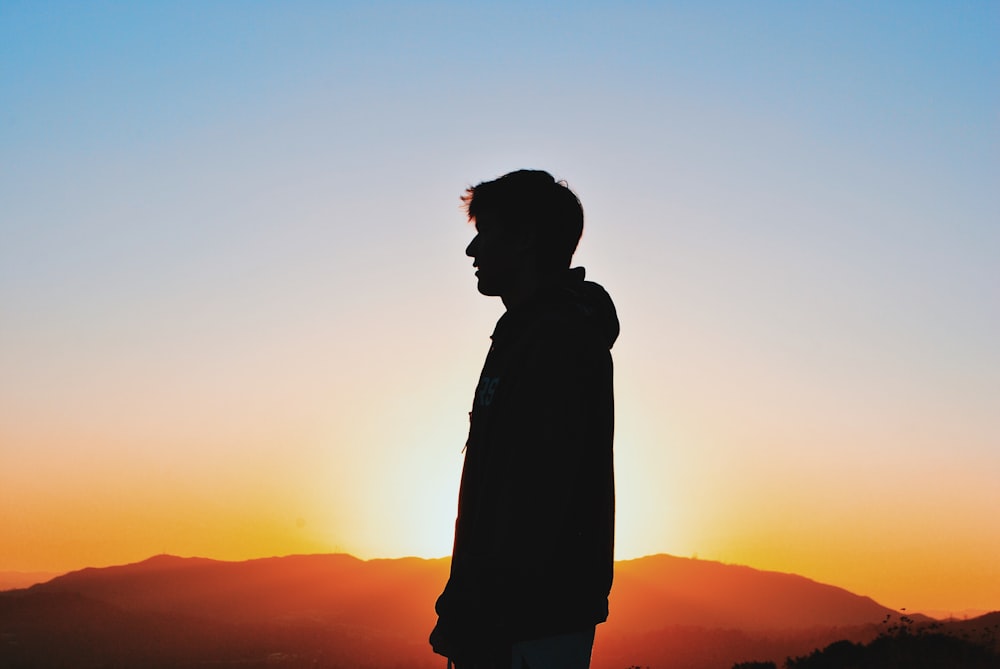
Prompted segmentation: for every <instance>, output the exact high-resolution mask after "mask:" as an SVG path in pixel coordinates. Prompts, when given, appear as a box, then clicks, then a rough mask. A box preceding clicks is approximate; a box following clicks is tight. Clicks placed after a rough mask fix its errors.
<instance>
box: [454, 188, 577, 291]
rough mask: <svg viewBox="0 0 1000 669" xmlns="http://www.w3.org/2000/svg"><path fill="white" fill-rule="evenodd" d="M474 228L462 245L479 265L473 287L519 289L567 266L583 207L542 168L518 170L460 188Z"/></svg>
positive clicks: (572, 250) (521, 289)
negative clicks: (465, 244) (476, 281)
mask: <svg viewBox="0 0 1000 669" xmlns="http://www.w3.org/2000/svg"><path fill="white" fill-rule="evenodd" d="M462 201H463V202H464V203H465V207H466V211H467V212H468V215H469V220H470V221H473V222H474V223H475V224H476V230H477V234H476V237H475V239H473V240H472V243H471V244H469V247H468V248H467V249H466V251H465V252H466V254H467V255H469V256H470V257H472V258H475V260H476V262H475V266H476V267H478V268H479V271H478V272H477V273H476V275H477V276H478V277H479V292H481V293H482V294H484V295H500V296H501V297H506V296H507V295H508V294H510V293H512V292H517V291H523V290H524V288H525V283H526V282H528V283H531V282H538V281H544V280H545V279H546V278H547V277H550V276H553V275H555V274H557V273H558V272H560V271H561V270H564V269H566V268H568V267H569V263H570V260H571V259H572V257H573V252H574V251H576V246H577V244H578V243H579V241H580V235H581V234H582V233H583V207H581V206H580V200H578V199H577V197H576V195H574V194H573V191H571V190H570V189H569V187H568V186H567V185H566V184H565V183H564V182H557V181H556V180H555V179H553V178H552V175H551V174H549V173H548V172H543V171H541V170H518V171H517V172H511V173H510V174H505V175H504V176H502V177H500V178H499V179H496V180H494V181H485V182H483V183H481V184H479V185H477V186H473V187H471V188H468V189H466V191H465V196H463V197H462Z"/></svg>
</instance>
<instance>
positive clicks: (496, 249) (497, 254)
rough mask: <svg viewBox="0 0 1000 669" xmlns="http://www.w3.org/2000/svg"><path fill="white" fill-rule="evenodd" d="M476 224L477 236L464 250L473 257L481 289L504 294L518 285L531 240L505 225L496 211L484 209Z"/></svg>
mask: <svg viewBox="0 0 1000 669" xmlns="http://www.w3.org/2000/svg"><path fill="white" fill-rule="evenodd" d="M475 223H476V236H475V237H474V238H473V239H472V242H470V243H469V246H468V248H466V249H465V255H467V256H469V257H470V258H473V260H474V262H473V263H472V265H473V267H476V268H477V271H476V277H477V278H478V279H479V285H478V288H479V292H480V293H482V294H483V295H489V296H502V295H504V294H505V293H508V292H509V291H510V290H511V289H512V288H513V287H514V286H515V282H516V280H517V273H518V272H519V271H520V269H521V266H522V265H523V263H524V262H525V255H526V251H527V247H528V240H527V239H526V236H525V235H523V234H517V233H516V232H514V231H512V230H511V227H510V226H506V225H504V222H503V220H502V219H501V218H500V217H499V216H498V215H497V214H495V213H494V212H490V211H485V212H482V213H481V214H479V215H478V216H477V217H476V220H475Z"/></svg>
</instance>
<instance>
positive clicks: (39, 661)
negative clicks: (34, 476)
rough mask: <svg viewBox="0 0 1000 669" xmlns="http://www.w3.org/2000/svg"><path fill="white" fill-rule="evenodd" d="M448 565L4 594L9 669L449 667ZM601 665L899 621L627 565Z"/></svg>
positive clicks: (1, 607)
mask: <svg viewBox="0 0 1000 669" xmlns="http://www.w3.org/2000/svg"><path fill="white" fill-rule="evenodd" d="M447 575H448V560H447V559H444V558H442V559H437V560H424V559H418V558H403V559H392V560H388V559H387V560H369V561H362V560H359V559H357V558H354V557H351V556H349V555H342V554H335V555H296V556H288V557H280V558H266V559H259V560H250V561H246V562H220V561H215V560H208V559H202V558H178V557H172V556H166V555H163V556H157V557H154V558H151V559H149V560H146V561H144V562H141V563H137V564H132V565H125V566H120V567H109V568H104V569H84V570H82V571H78V572H72V573H70V574H66V575H64V576H60V577H57V578H54V579H52V580H51V581H48V582H46V583H43V584H38V585H35V586H32V587H31V588H28V589H23V590H13V591H9V592H3V593H0V668H2V669H6V668H7V667H11V668H13V667H21V666H25V667H26V666H33V667H57V666H81V665H87V664H113V665H116V666H136V667H138V666H145V667H168V666H171V667H181V666H183V667H187V666H191V667H194V666H206V663H216V664H218V663H221V664H223V665H225V666H241V667H246V666H257V665H258V664H259V665H260V666H265V665H267V666H273V665H275V664H277V665H279V666H288V667H296V666H328V667H362V666H366V667H373V668H375V667H413V668H414V669H417V668H422V667H439V666H440V658H438V657H437V656H435V655H433V654H432V653H431V651H430V649H429V647H428V646H427V642H426V639H427V634H428V633H429V631H430V629H431V627H432V626H433V624H434V610H433V603H434V599H435V598H436V596H437V594H438V593H439V592H440V590H441V588H442V587H443V585H444V582H445V580H446V579H447ZM611 610H612V615H611V618H610V620H609V621H608V623H606V624H604V625H602V626H601V627H600V628H599V634H598V640H597V643H596V645H595V651H594V663H593V666H594V668H595V669H624V667H627V666H632V665H636V664H641V665H642V666H646V665H651V666H662V667H678V668H679V667H687V668H690V669H700V668H702V667H704V668H705V669H708V668H709V667H717V668H719V669H728V668H729V667H730V666H732V664H733V663H734V662H737V661H743V660H750V659H758V660H761V659H771V660H775V661H779V662H780V661H781V660H783V659H784V658H785V657H787V656H789V655H796V654H802V653H808V652H809V651H810V650H812V649H814V648H817V647H821V646H822V645H825V644H827V643H830V642H832V641H835V640H838V639H843V638H851V639H853V640H867V639H870V638H872V637H873V636H874V635H875V634H877V632H878V625H879V623H881V622H883V621H884V620H885V619H886V617H887V616H890V615H895V612H894V611H892V610H890V609H888V608H886V607H883V606H881V605H879V604H877V603H876V602H874V601H872V600H871V599H869V598H867V597H861V596H858V595H854V594H852V593H850V592H847V591H846V590H843V589H841V588H836V587H833V586H829V585H823V584H820V583H816V582H814V581H811V580H809V579H806V578H802V577H800V576H795V575H791V574H780V573H774V572H763V571H759V570H755V569H751V568H749V567H738V566H731V565H723V564H720V563H716V562H708V561H701V560H693V559H686V558H677V557H672V556H669V555H656V556H650V557H645V558H640V559H637V560H628V561H623V562H619V563H617V565H616V574H615V586H614V590H613V592H612V602H611Z"/></svg>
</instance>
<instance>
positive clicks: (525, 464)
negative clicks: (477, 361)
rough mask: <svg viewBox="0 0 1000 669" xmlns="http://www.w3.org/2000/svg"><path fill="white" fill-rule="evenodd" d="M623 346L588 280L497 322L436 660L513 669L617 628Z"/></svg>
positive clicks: (435, 640)
mask: <svg viewBox="0 0 1000 669" xmlns="http://www.w3.org/2000/svg"><path fill="white" fill-rule="evenodd" d="M617 337H618V318H617V316H616V314H615V308H614V304H613V303H612V302H611V298H610V297H609V296H608V294H607V293H606V292H605V291H604V289H603V288H601V286H599V285H598V284H596V283H592V282H589V281H584V270H583V269H582V268H578V269H574V270H568V271H566V273H565V274H564V275H563V276H561V277H560V278H559V279H558V280H557V281H554V282H551V283H548V284H546V285H545V287H544V288H543V289H541V290H539V291H538V293H537V294H536V295H535V296H534V298H533V299H531V300H529V301H528V302H526V303H525V304H522V305H519V306H517V307H516V308H514V309H512V310H510V311H508V312H507V313H506V314H504V315H503V316H502V317H501V318H500V320H499V321H498V322H497V325H496V329H495V330H494V331H493V336H492V340H493V343H492V346H491V347H490V351H489V354H488V355H487V357H486V363H485V365H484V366H483V371H482V375H481V377H480V380H479V385H478V387H477V389H476V393H475V397H474V400H473V405H472V412H471V413H470V418H471V424H470V428H469V439H468V441H467V442H466V453H465V466H464V469H463V471H462V485H461V490H460V492H459V499H458V518H457V520H456V522H455V546H454V551H453V554H452V562H451V575H450V578H449V580H448V584H447V586H446V587H445V590H444V593H442V595H441V596H440V597H439V598H438V601H437V605H436V607H435V609H436V611H437V613H438V624H437V626H436V627H435V628H434V631H433V632H432V634H431V644H432V645H433V647H434V650H435V652H437V653H440V654H442V655H445V656H447V657H450V658H451V659H453V660H456V661H458V662H462V661H463V660H464V661H469V660H475V659H481V658H489V657H493V656H503V654H504V653H508V652H509V648H510V645H511V644H512V643H514V642H517V641H523V640H527V639H533V638H541V637H546V636H552V635H556V634H561V633H566V632H574V631H583V630H586V629H588V628H591V627H593V626H594V625H595V624H597V623H600V622H603V621H604V620H605V619H607V616H608V593H609V591H610V589H611V579H612V571H613V544H614V472H613V462H612V436H613V432H614V396H613V388H612V363H611V352H610V349H611V346H612V345H613V344H614V341H615V339H616V338H617Z"/></svg>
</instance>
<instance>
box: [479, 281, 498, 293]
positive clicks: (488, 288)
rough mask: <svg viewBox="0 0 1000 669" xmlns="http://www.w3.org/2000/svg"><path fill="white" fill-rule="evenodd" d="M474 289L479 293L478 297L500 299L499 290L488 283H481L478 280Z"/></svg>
mask: <svg viewBox="0 0 1000 669" xmlns="http://www.w3.org/2000/svg"><path fill="white" fill-rule="evenodd" d="M476 289H477V290H478V291H479V294H480V295H485V296H486V297H500V289H499V288H498V287H497V286H493V285H491V284H490V282H489V281H483V280H482V279H479V282H478V283H477V284H476Z"/></svg>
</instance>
